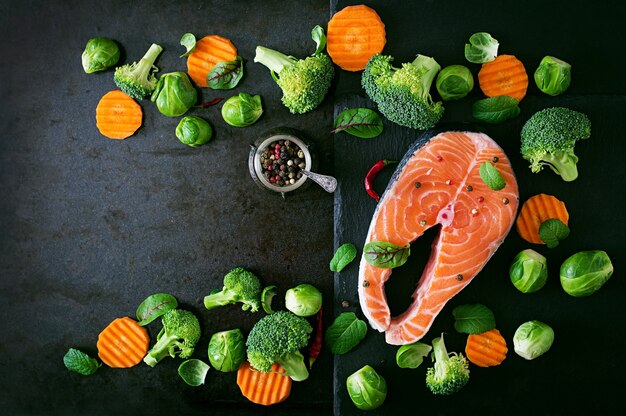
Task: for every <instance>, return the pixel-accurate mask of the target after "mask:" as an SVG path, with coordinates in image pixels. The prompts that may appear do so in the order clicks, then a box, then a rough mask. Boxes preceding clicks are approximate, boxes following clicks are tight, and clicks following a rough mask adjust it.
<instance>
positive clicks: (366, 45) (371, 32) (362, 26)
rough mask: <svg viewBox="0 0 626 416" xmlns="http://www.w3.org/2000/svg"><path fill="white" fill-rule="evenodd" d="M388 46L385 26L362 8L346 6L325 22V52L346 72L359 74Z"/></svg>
mask: <svg viewBox="0 0 626 416" xmlns="http://www.w3.org/2000/svg"><path fill="white" fill-rule="evenodd" d="M386 42H387V38H386V34H385V24H384V23H383V21H382V20H381V19H380V16H378V13H376V11H375V10H374V9H372V8H370V7H367V6H365V5H362V4H360V5H358V6H348V7H345V8H344V9H342V10H340V11H339V12H337V13H335V15H334V16H333V17H332V19H330V22H328V34H327V36H326V50H327V51H328V55H329V56H330V58H331V59H332V61H333V62H334V63H335V64H337V65H338V66H339V67H340V68H341V69H345V70H346V71H362V70H363V69H365V65H367V62H368V61H369V60H370V58H371V57H372V56H374V55H375V54H377V53H380V52H382V51H383V48H384V47H385V43H386Z"/></svg>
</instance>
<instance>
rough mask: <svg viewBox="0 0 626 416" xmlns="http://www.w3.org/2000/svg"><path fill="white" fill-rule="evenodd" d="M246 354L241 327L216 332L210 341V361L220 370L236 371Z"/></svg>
mask: <svg viewBox="0 0 626 416" xmlns="http://www.w3.org/2000/svg"><path fill="white" fill-rule="evenodd" d="M245 356H246V343H245V340H244V337H243V334H242V333H241V330H240V329H238V328H237V329H231V330H230V331H221V332H216V333H215V334H213V336H211V341H209V361H210V362H211V365H212V366H213V367H214V368H215V369H216V370H218V371H222V372H225V373H226V372H230V371H236V370H237V369H238V368H239V365H241V363H242V362H243V360H244V358H245Z"/></svg>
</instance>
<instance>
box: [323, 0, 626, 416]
mask: <svg viewBox="0 0 626 416" xmlns="http://www.w3.org/2000/svg"><path fill="white" fill-rule="evenodd" d="M347 4H349V2H345V3H344V2H340V3H339V5H338V6H336V10H339V9H341V8H343V7H344V6H345V5H347ZM368 4H371V5H372V7H374V8H375V9H376V10H377V11H378V12H379V13H380V15H381V17H382V19H383V21H384V22H385V24H386V26H387V39H388V46H387V48H386V49H385V52H388V53H390V54H394V55H395V56H397V59H398V61H397V62H398V63H399V62H404V61H406V60H410V59H411V56H413V55H414V54H415V53H423V54H427V55H428V54H430V55H431V56H435V58H437V60H438V61H439V62H440V63H441V64H442V66H445V65H449V64H453V63H461V64H466V65H467V66H468V67H470V69H471V70H472V72H473V73H474V74H476V73H477V71H478V69H479V68H478V66H477V65H472V64H468V63H467V62H465V60H464V57H463V43H464V42H465V41H466V39H467V38H468V37H469V35H470V34H471V33H473V32H475V31H479V30H484V31H489V32H491V33H492V34H493V35H494V36H495V37H496V38H497V39H499V40H500V44H501V46H500V48H501V49H500V50H501V52H503V53H514V54H516V55H517V56H518V57H520V59H522V61H523V62H529V63H531V64H528V65H527V71H529V72H530V73H531V74H532V71H534V67H535V65H536V63H538V61H539V60H540V58H541V57H542V56H543V55H545V54H549V53H551V54H554V55H555V56H562V57H564V59H567V60H568V61H569V62H570V63H571V64H572V65H573V68H574V78H573V84H572V86H571V89H570V90H569V91H568V92H567V93H566V94H564V95H562V96H559V97H549V96H546V95H542V94H541V93H540V92H539V91H538V90H537V88H536V86H534V83H533V82H532V80H531V86H530V88H529V94H528V96H527V97H526V98H525V99H524V100H523V101H522V102H521V104H520V107H521V109H522V113H521V115H520V116H519V117H518V118H516V119H515V120H511V121H508V122H506V123H504V124H502V125H499V126H482V127H481V128H484V129H485V132H487V134H489V135H490V136H491V137H492V138H494V139H495V140H496V141H497V142H498V143H499V144H500V145H501V146H502V148H503V149H504V150H505V152H506V153H507V155H508V156H509V158H510V159H511V161H512V164H513V167H514V170H515V172H516V174H517V180H518V185H519V189H520V199H521V201H524V200H526V199H527V198H528V197H530V196H532V195H535V194H537V193H541V192H543V193H548V194H552V195H555V196H557V197H559V198H560V199H561V200H563V201H564V202H565V203H566V205H567V207H568V210H569V212H570V226H571V230H572V233H571V235H570V237H569V238H568V239H567V240H566V241H564V242H562V244H561V245H560V246H559V247H557V248H555V249H552V250H549V249H547V248H546V247H545V246H533V245H531V244H528V243H526V242H525V241H523V240H522V239H521V238H520V237H519V236H518V235H517V233H516V232H515V231H514V230H513V231H512V232H511V234H510V235H509V236H508V237H507V239H506V240H505V242H504V244H503V245H502V246H501V247H500V248H499V250H498V251H497V252H496V254H495V255H494V257H493V258H492V260H491V261H490V262H489V263H488V264H487V266H486V267H485V268H484V269H483V271H482V272H481V273H480V274H479V275H478V276H477V277H476V278H475V279H474V281H472V283H471V284H470V285H468V286H467V287H466V288H465V289H464V290H463V291H462V292H461V293H460V294H459V295H457V296H456V297H455V298H453V299H452V300H451V301H450V302H449V303H448V304H447V305H446V307H445V308H444V309H443V311H442V312H441V313H440V314H439V316H438V317H437V319H436V320H435V322H434V325H433V326H432V328H431V330H430V331H429V332H428V334H427V335H426V337H425V338H424V339H423V340H422V341H424V342H431V341H432V339H433V338H435V337H436V336H438V335H439V334H441V333H442V332H445V333H446V338H445V339H446V344H447V345H448V347H449V348H448V349H449V350H450V351H462V350H463V349H464V346H465V339H466V336H465V335H462V334H458V333H456V331H455V330H454V327H453V324H454V320H453V317H452V313H451V311H452V309H453V308H454V307H455V306H458V305H462V304H466V303H476V302H480V303H484V304H486V305H488V306H489V307H490V308H491V309H492V310H493V311H494V313H495V316H496V320H497V325H498V328H499V329H500V331H501V333H502V334H503V335H504V337H505V338H506V340H507V343H508V346H509V354H508V356H507V359H506V360H505V361H504V363H503V364H502V365H501V366H499V367H496V368H489V369H482V368H478V367H476V366H473V365H472V367H471V378H470V382H469V384H468V385H467V386H466V387H465V388H464V389H463V390H461V391H460V392H458V393H457V394H455V395H453V396H449V397H436V396H434V395H432V394H431V393H430V391H429V390H428V389H427V388H426V386H425V382H424V378H425V372H426V368H427V367H428V366H429V365H430V362H429V361H428V360H427V361H425V364H422V366H421V367H420V368H418V369H415V370H408V369H400V368H398V367H397V365H396V363H395V353H396V350H397V347H395V346H390V345H387V344H386V343H385V341H384V334H382V333H378V332H377V331H375V330H373V329H371V328H370V330H369V332H368V335H367V337H366V338H365V340H364V341H363V342H362V343H361V344H360V345H359V346H358V347H357V348H355V349H354V350H353V351H351V352H349V353H347V354H346V355H344V356H336V357H335V406H334V411H335V414H341V415H349V414H362V412H360V411H358V410H357V409H356V408H355V407H354V405H353V404H352V402H351V401H350V398H349V396H348V394H347V391H346V387H345V380H346V378H347V377H348V376H349V375H350V374H352V373H353V372H354V371H356V370H358V369H359V368H361V367H362V366H363V365H365V364H370V365H372V366H373V367H374V368H375V369H376V370H377V371H378V372H379V373H380V374H381V375H383V376H384V377H385V378H386V380H387V384H388V391H389V393H388V396H387V400H386V402H385V404H384V405H383V406H382V407H380V408H379V409H377V410H375V411H372V412H368V414H379V415H392V414H406V412H408V411H410V412H411V413H419V414H461V413H463V414H485V413H486V414H492V413H498V414H502V413H504V414H527V413H528V412H529V411H531V412H533V413H537V414H584V413H587V414H589V413H591V412H594V413H596V412H597V413H601V412H609V411H615V410H616V409H619V408H621V409H622V410H623V405H622V404H620V401H619V397H620V394H621V384H622V383H621V374H622V373H623V372H624V370H626V366H625V365H624V364H622V363H621V362H620V360H619V359H616V358H617V357H619V356H620V355H621V352H622V351H623V350H624V347H626V334H625V331H624V325H623V324H622V323H621V318H620V317H621V316H624V313H625V312H626V309H625V307H624V302H623V296H624V295H623V294H624V290H625V289H626V283H625V282H624V280H623V273H622V272H620V271H621V270H624V268H625V267H626V261H625V259H624V247H625V244H624V241H623V238H624V229H625V227H624V224H625V223H626V211H624V209H623V208H622V207H623V206H624V204H625V203H626V197H625V194H626V181H625V180H624V175H625V174H626V168H624V163H623V155H624V154H625V153H626V143H625V142H624V140H623V132H622V130H623V127H622V123H623V119H624V114H626V96H625V95H624V94H626V88H625V83H624V81H623V79H622V78H621V75H620V73H619V70H618V68H619V67H620V65H623V64H624V58H623V57H622V56H615V54H616V53H617V52H618V51H619V50H621V46H620V40H621V39H623V36H620V35H618V34H617V32H616V29H615V28H616V27H617V25H619V24H620V23H619V22H618V21H617V18H616V16H617V15H623V14H624V13H623V12H624V8H623V7H622V6H620V7H619V10H618V8H617V7H616V8H615V9H612V10H608V9H604V8H600V7H594V8H591V7H588V6H584V7H583V4H582V3H581V2H568V3H567V6H566V4H565V3H563V2H559V4H553V3H550V6H549V7H546V6H540V4H539V2H532V4H528V3H527V2H524V3H523V6H522V3H516V5H515V6H512V5H511V6H510V7H505V6H500V4H501V3H500V2H497V6H496V2H488V3H486V4H484V5H483V4H482V3H481V5H480V9H478V8H477V6H476V5H475V4H471V3H467V2H445V3H443V2H421V3H419V5H417V4H414V3H411V2H393V4H391V2H382V1H381V2H368ZM547 9H549V10H553V11H550V12H548V11H547ZM553 18H554V21H552V22H551V23H550V24H547V23H548V21H549V20H550V19H553ZM583 21H584V22H585V23H586V24H587V23H588V24H589V25H591V28H590V29H589V30H590V31H587V30H585V31H584V32H583V31H581V30H580V27H579V26H577V25H576V24H572V23H571V22H583ZM531 27H532V30H531ZM594 31H597V32H594ZM590 33H594V35H593V37H594V39H589V37H588V36H589V34H590ZM598 39H602V41H601V42H599V41H598V42H596V40H598ZM587 52H589V53H591V54H592V55H593V56H594V57H595V58H594V59H593V61H590V60H588V57H589V55H588V53H587ZM614 59H616V60H617V61H618V62H617V63H615V62H613V63H609V64H607V65H606V66H604V65H603V68H602V70H598V67H597V63H598V62H610V61H613V60H614ZM601 74H606V75H607V76H606V77H605V76H603V75H601ZM351 93H352V94H351ZM360 93H361V91H360V86H359V78H358V74H349V73H346V72H342V73H341V74H340V81H339V84H338V87H337V95H338V99H337V101H336V103H335V115H337V114H338V113H339V112H340V111H342V110H344V109H346V108H352V107H359V106H361V107H370V108H373V107H374V106H373V103H372V102H371V101H370V100H368V99H366V98H363V97H361V96H358V95H354V94H360ZM434 96H435V98H437V99H438V97H437V95H436V92H435V93H434ZM479 98H481V93H480V90H479V89H478V86H476V87H475V89H474V91H473V92H472V93H471V94H470V97H468V98H466V99H464V100H461V101H458V102H452V103H445V106H446V114H445V116H444V119H443V120H442V126H444V127H445V126H446V125H449V126H451V127H454V128H457V127H458V126H459V123H466V124H462V125H464V126H466V127H467V128H468V129H475V128H476V125H475V124H473V123H472V117H471V110H470V108H471V103H472V102H474V101H475V100H477V99H479ZM550 106H566V107H570V108H573V109H576V110H579V111H582V112H585V113H586V114H588V116H589V118H590V119H591V120H592V138H591V139H590V140H589V141H587V142H582V143H579V145H578V146H577V147H576V153H577V154H578V156H579V157H580V162H579V165H578V166H579V172H580V176H579V178H578V179H577V180H576V181H575V182H572V183H565V182H563V181H562V180H561V179H560V178H558V177H557V176H556V175H554V174H553V173H551V172H549V171H546V172H542V173H540V174H537V175H535V174H531V173H530V170H529V169H528V167H527V162H526V161H524V160H523V159H522V158H521V156H520V154H519V132H520V130H521V127H522V125H523V123H524V122H525V121H526V120H527V119H528V117H530V115H532V114H533V113H534V112H536V111H538V110H540V109H543V108H546V107H550ZM419 134H420V133H419V132H416V131H413V130H410V129H406V128H402V127H399V126H397V125H394V124H392V123H389V122H387V121H385V131H384V132H383V134H382V135H381V136H379V137H378V138H375V139H371V140H363V139H358V138H355V137H352V136H349V135H346V134H343V133H342V134H338V135H337V136H336V137H335V173H336V176H337V177H338V179H339V187H338V190H337V192H336V193H335V248H336V247H338V246H339V245H341V244H342V243H345V242H353V243H354V244H356V245H357V247H359V249H360V248H362V246H363V242H364V239H365V236H366V233H367V229H368V227H369V224H370V221H371V217H372V214H373V212H374V209H375V201H374V200H373V199H371V198H370V197H369V196H367V194H366V193H365V191H364V189H363V178H364V175H365V173H366V172H367V170H368V169H369V167H370V166H371V165H372V164H373V163H375V162H376V161H377V160H379V159H383V158H384V159H395V160H399V159H400V158H401V157H402V156H403V155H404V153H405V151H406V150H407V148H408V147H409V146H410V144H411V143H413V142H414V140H415V139H416V138H417V137H418V136H419ZM392 173H393V169H392V168H387V169H386V170H385V171H383V172H382V173H381V174H380V175H379V178H378V179H377V180H376V188H377V190H378V191H379V193H381V192H382V191H383V190H384V188H385V186H386V183H387V181H388V180H389V178H390V177H391V175H392ZM433 238H434V234H433V233H427V234H426V235H425V236H424V237H422V238H420V239H418V241H417V242H415V243H414V244H413V248H412V255H411V257H412V258H411V260H410V261H409V263H407V265H405V266H403V267H402V268H400V269H398V270H396V271H395V272H394V274H393V275H392V278H391V279H390V280H389V281H388V282H387V285H386V293H387V296H388V298H389V303H390V305H391V309H392V314H393V315H397V314H399V313H400V312H402V311H403V310H404V309H405V308H406V307H407V306H408V305H409V304H410V301H411V299H410V295H411V294H412V293H413V290H414V288H415V285H416V283H417V280H418V279H419V277H420V275H421V271H422V268H423V266H424V263H425V261H426V259H427V257H428V254H429V253H430V243H431V242H432V239H433ZM525 248H533V249H535V250H537V251H539V252H540V253H542V254H544V255H546V257H547V258H548V264H549V272H550V279H549V281H548V283H547V285H546V286H545V287H544V288H543V289H542V290H541V291H539V292H537V293H535V294H530V295H524V294H521V293H520V292H518V291H517V290H516V289H515V288H514V287H513V285H512V284H511V283H510V280H509V277H508V268H509V265H510V262H511V260H512V258H513V257H514V255H515V254H516V253H517V252H519V251H520V250H522V249H525ZM590 249H603V250H606V251H607V252H608V253H609V255H610V256H611V258H612V260H613V264H614V266H615V270H616V272H615V274H614V276H613V277H612V278H611V280H610V281H609V282H608V283H607V284H606V286H605V287H604V288H602V289H601V290H600V291H599V292H598V293H596V294H594V295H593V296H591V297H588V298H579V299H577V298H572V297H570V296H569V295H567V294H566V293H565V292H563V290H562V289H561V287H560V283H559V280H558V270H559V266H560V264H561V263H562V261H563V260H565V259H566V258H567V257H568V256H569V255H571V254H573V253H575V252H577V251H581V250H590ZM359 255H360V250H359ZM357 279H358V261H355V262H354V263H353V264H351V265H350V266H349V267H347V268H346V269H345V270H344V271H343V272H341V273H340V274H335V301H336V302H335V315H338V314H339V313H341V312H343V311H355V312H356V313H357V314H358V315H359V316H360V317H361V318H362V319H365V318H364V317H363V315H362V313H361V312H360V307H359V303H358V294H357ZM344 300H347V301H348V302H349V304H350V306H349V307H348V308H342V307H341V302H342V301H344ZM531 319H539V320H542V321H545V322H547V323H549V324H550V325H551V326H552V327H553V328H554V331H555V334H556V339H555V342H554V345H553V347H552V349H551V350H550V351H549V353H547V354H546V355H544V356H542V357H540V358H539V359H537V360H535V361H525V360H524V359H522V358H520V357H519V356H517V355H516V354H515V353H514V352H513V345H512V344H513V342H512V338H513V333H514V332H515V329H516V328H517V326H519V325H520V324H521V323H523V322H525V321H527V320H531Z"/></svg>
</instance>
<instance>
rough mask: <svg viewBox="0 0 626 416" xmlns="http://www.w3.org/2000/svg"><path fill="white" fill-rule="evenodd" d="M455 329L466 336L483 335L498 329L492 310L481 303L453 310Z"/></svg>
mask: <svg viewBox="0 0 626 416" xmlns="http://www.w3.org/2000/svg"><path fill="white" fill-rule="evenodd" d="M452 315H453V316H454V319H455V322H454V329H456V330H457V331H458V332H462V333H464V334H482V333H483V332H486V331H489V330H492V329H493V328H495V327H496V318H495V317H494V316H493V312H491V309H489V308H488V307H486V306H485V305H482V304H480V303H475V304H472V305H461V306H457V307H456V308H454V309H453V310H452Z"/></svg>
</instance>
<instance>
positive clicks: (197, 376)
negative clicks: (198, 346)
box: [178, 358, 211, 387]
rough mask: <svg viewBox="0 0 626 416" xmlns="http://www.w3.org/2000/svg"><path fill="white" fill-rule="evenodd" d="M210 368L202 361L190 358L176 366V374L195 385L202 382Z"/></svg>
mask: <svg viewBox="0 0 626 416" xmlns="http://www.w3.org/2000/svg"><path fill="white" fill-rule="evenodd" d="M210 368H211V367H209V365H208V364H207V363H205V362H204V361H202V360H198V359H196V358H192V359H190V360H187V361H183V362H182V364H181V365H179V366H178V375H179V376H180V378H182V379H183V381H184V382H185V383H187V384H189V385H190V386H194V387H197V386H200V385H202V384H204V379H205V378H206V374H207V373H208V372H209V369H210Z"/></svg>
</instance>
